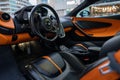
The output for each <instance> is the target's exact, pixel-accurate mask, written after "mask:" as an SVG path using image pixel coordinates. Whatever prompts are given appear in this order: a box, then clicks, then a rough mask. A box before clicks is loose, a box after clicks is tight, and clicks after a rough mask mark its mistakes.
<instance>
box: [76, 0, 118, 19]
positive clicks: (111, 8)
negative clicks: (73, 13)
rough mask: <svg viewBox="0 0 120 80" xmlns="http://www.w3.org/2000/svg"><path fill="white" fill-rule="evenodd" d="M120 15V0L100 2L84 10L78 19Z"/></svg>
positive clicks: (78, 15) (102, 0)
mask: <svg viewBox="0 0 120 80" xmlns="http://www.w3.org/2000/svg"><path fill="white" fill-rule="evenodd" d="M119 14H120V0H100V1H99V2H97V3H95V4H93V5H91V6H89V7H87V8H85V9H83V10H82V11H80V12H79V13H78V14H77V17H100V16H101V17H102V16H113V15H119Z"/></svg>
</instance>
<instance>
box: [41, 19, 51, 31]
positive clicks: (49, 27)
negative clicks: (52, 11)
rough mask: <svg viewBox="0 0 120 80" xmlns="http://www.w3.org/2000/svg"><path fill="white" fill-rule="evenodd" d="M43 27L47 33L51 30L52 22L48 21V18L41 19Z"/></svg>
mask: <svg viewBox="0 0 120 80" xmlns="http://www.w3.org/2000/svg"><path fill="white" fill-rule="evenodd" d="M43 25H44V28H45V29H46V30H47V31H50V30H52V21H51V20H50V18H44V19H43Z"/></svg>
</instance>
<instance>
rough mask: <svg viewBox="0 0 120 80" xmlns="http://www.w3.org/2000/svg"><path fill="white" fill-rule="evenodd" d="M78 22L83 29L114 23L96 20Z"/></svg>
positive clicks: (102, 26) (107, 25)
mask: <svg viewBox="0 0 120 80" xmlns="http://www.w3.org/2000/svg"><path fill="white" fill-rule="evenodd" d="M76 24H77V25H78V26H79V27H80V28H82V29H92V28H104V27H110V26H111V25H112V24H111V23H105V22H96V21H77V22H76Z"/></svg>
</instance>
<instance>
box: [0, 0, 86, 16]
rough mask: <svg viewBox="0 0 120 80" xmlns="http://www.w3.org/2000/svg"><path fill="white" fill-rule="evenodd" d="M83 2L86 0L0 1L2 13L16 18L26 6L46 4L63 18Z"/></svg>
mask: <svg viewBox="0 0 120 80" xmlns="http://www.w3.org/2000/svg"><path fill="white" fill-rule="evenodd" d="M82 1H84V0H0V11H3V12H7V13H9V14H10V15H11V16H14V13H15V12H16V11H18V10H19V9H21V8H23V7H25V6H30V5H37V4H40V3H45V4H49V5H50V6H52V7H53V8H54V9H55V10H56V11H57V13H58V15H59V16H63V15H66V14H67V13H69V12H70V11H71V10H72V9H74V8H75V7H76V6H78V5H79V4H80V3H81V2H82Z"/></svg>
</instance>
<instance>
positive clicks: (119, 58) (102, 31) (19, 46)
mask: <svg viewBox="0 0 120 80" xmlns="http://www.w3.org/2000/svg"><path fill="white" fill-rule="evenodd" d="M96 1H98V0H93V2H90V1H88V0H85V2H83V4H82V5H79V6H78V7H76V8H75V9H74V10H73V11H72V12H70V13H69V14H67V15H66V16H64V17H61V18H60V17H59V16H58V14H57V12H56V11H55V10H54V9H53V8H52V7H51V6H49V5H47V4H38V5H36V6H26V7H23V8H22V9H20V10H19V11H17V12H15V14H14V18H12V17H11V16H10V15H9V14H8V13H5V12H0V80H119V79H120V76H119V73H120V68H119V66H120V65H119V64H120V50H119V49H120V46H119V43H120V35H119V31H120V27H119V25H120V20H119V19H118V18H117V19H115V18H113V17H109V18H100V17H95V18H82V17H76V16H75V15H76V13H77V12H78V11H80V10H81V9H83V8H84V7H85V6H88V5H90V4H92V3H95V2H96Z"/></svg>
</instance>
